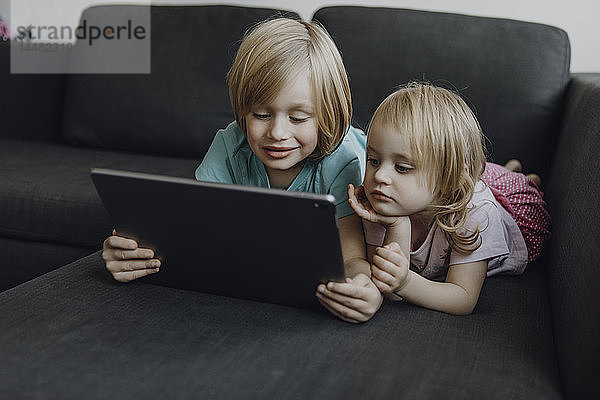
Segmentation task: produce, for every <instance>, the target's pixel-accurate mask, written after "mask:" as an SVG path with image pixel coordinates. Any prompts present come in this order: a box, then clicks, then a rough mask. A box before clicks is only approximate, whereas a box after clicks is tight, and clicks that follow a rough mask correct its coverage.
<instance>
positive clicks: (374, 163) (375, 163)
mask: <svg viewBox="0 0 600 400" xmlns="http://www.w3.org/2000/svg"><path fill="white" fill-rule="evenodd" d="M367 162H368V163H369V164H371V165H372V166H374V167H376V166H378V165H379V160H378V159H376V158H373V157H369V158H367Z"/></svg>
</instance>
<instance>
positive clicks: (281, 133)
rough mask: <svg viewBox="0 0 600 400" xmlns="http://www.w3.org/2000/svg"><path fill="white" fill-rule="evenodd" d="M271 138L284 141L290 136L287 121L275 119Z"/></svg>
mask: <svg viewBox="0 0 600 400" xmlns="http://www.w3.org/2000/svg"><path fill="white" fill-rule="evenodd" d="M269 136H270V137H271V138H272V139H273V140H284V139H288V138H289V136H290V133H289V130H288V127H287V124H286V121H283V120H282V118H274V119H273V122H272V123H271V126H270V129H269Z"/></svg>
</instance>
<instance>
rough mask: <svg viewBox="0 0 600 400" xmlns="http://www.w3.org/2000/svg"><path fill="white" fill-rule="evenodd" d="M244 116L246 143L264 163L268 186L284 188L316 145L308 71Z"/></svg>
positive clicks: (314, 119)
mask: <svg viewBox="0 0 600 400" xmlns="http://www.w3.org/2000/svg"><path fill="white" fill-rule="evenodd" d="M245 117H246V130H247V138H248V144H249V145H250V148H251V149H252V151H253V152H254V154H256V156H257V157H258V158H259V159H260V160H261V161H262V162H263V164H264V165H265V169H266V170H267V175H268V176H269V180H270V181H271V186H274V187H285V188H287V187H288V186H289V185H290V184H291V183H292V181H293V180H294V178H295V177H296V175H298V172H300V170H301V169H302V166H303V165H304V161H305V160H306V158H307V157H308V156H309V155H311V154H312V152H313V151H314V150H315V148H316V147H317V137H318V128H317V120H316V117H315V110H314V106H313V93H312V89H311V85H310V81H309V79H308V75H307V74H301V75H300V76H298V78H296V79H295V80H292V81H290V82H288V83H287V85H285V86H284V87H283V89H282V90H281V91H280V92H279V94H278V95H277V97H276V98H275V100H273V101H272V102H271V103H270V104H255V105H254V106H253V107H252V109H251V110H250V112H249V113H248V114H246V116H245Z"/></svg>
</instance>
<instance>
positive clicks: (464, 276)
mask: <svg viewBox="0 0 600 400" xmlns="http://www.w3.org/2000/svg"><path fill="white" fill-rule="evenodd" d="M486 272H487V261H486V260H483V261H476V262H471V263H466V264H456V265H451V266H450V268H449V270H448V275H447V276H446V281H445V282H434V281H431V280H429V279H427V278H424V277H422V276H421V275H419V274H417V273H416V272H414V271H410V270H409V271H408V277H407V279H406V282H405V284H404V285H403V286H402V287H401V288H400V289H398V290H396V292H395V293H396V294H398V295H400V296H402V297H403V298H405V299H406V300H407V301H410V302H411V303H413V304H416V305H419V306H421V307H426V308H430V309H432V310H437V311H442V312H445V313H449V314H456V315H468V314H470V313H471V312H473V309H474V308H475V305H476V304H477V300H478V299H479V293H480V292H481V287H482V285H483V281H484V279H485V276H486Z"/></svg>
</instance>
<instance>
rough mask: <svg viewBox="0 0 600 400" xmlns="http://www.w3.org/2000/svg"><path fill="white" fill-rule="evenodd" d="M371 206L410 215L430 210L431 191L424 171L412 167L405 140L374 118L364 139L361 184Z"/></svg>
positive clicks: (395, 131) (386, 214) (412, 162)
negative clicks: (365, 148) (365, 143)
mask: <svg viewBox="0 0 600 400" xmlns="http://www.w3.org/2000/svg"><path fill="white" fill-rule="evenodd" d="M363 185H364V187H365V194H366V196H367V199H368V200H369V202H370V203H371V206H372V207H373V208H374V209H375V211H377V212H378V213H380V214H382V215H385V216H411V215H415V214H420V213H423V212H426V211H429V210H430V208H429V206H430V205H432V204H433V199H434V197H433V194H432V191H431V190H430V188H429V187H427V179H426V177H425V175H424V171H422V170H419V169H417V168H416V167H415V163H414V161H413V157H412V154H411V149H410V144H409V142H408V140H406V138H405V137H404V135H402V134H401V133H400V132H398V131H397V130H395V129H394V128H392V127H391V126H389V125H387V124H381V123H379V122H377V121H375V123H374V124H373V126H372V127H371V130H370V132H369V137H368V141H367V168H366V171H365V179H364V183H363Z"/></svg>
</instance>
